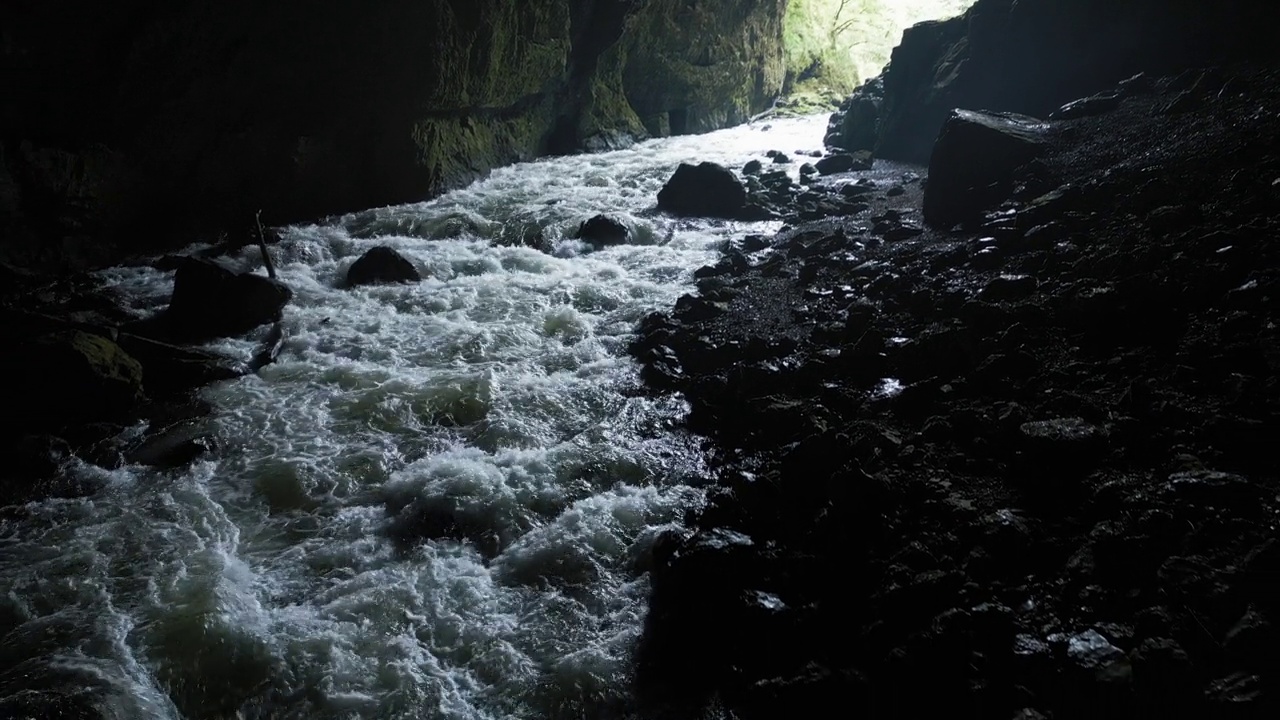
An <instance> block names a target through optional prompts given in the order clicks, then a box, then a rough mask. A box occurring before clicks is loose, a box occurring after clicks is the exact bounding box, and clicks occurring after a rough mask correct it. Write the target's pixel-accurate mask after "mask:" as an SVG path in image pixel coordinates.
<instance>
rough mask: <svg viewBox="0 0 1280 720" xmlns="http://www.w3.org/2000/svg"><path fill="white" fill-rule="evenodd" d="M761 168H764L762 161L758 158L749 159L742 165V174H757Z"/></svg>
mask: <svg viewBox="0 0 1280 720" xmlns="http://www.w3.org/2000/svg"><path fill="white" fill-rule="evenodd" d="M762 170H764V163H762V162H760V161H759V160H750V161H748V162H747V164H746V165H743V166H742V174H743V175H759V174H760V172H761V171H762Z"/></svg>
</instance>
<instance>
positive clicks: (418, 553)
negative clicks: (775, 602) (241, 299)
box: [0, 118, 823, 718]
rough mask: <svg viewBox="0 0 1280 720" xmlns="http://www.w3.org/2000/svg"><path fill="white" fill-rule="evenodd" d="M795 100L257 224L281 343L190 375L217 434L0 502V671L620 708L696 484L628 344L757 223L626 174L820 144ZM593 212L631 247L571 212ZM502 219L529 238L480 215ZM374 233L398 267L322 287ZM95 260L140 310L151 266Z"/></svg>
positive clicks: (254, 713) (132, 683)
mask: <svg viewBox="0 0 1280 720" xmlns="http://www.w3.org/2000/svg"><path fill="white" fill-rule="evenodd" d="M822 122H823V120H822V119H821V118H817V119H808V120H798V121H780V122H777V123H774V127H773V129H772V130H771V131H769V132H767V133H766V132H762V131H761V129H760V128H759V127H744V128H738V129H734V130H730V131H724V132H721V133H716V134H713V135H709V136H703V137H696V138H675V139H668V140H659V141H651V142H647V143H642V144H640V145H638V146H636V147H635V148H632V149H629V150H625V151H619V152H614V153H608V154H602V155H594V156H576V157H565V158H555V159H548V160H544V161H539V162H534V163H525V164H521V165H516V166H513V167H509V168H505V169H501V170H498V171H495V172H494V173H493V175H492V176H491V177H490V178H488V179H487V180H484V181H482V182H479V183H476V184H474V185H472V186H470V187H468V188H465V189H462V190H459V191H456V192H453V193H450V194H448V195H446V196H444V197H441V198H439V199H436V200H433V201H431V202H426V203H420V204H415V205H407V206H399V207H389V208H378V209H373V210H369V211H366V212H361V213H355V214H352V215H349V216H345V217H342V218H335V219H332V220H330V221H326V222H323V223H317V224H313V225H305V226H298V227H291V228H287V229H285V230H284V232H283V240H282V242H281V243H280V244H279V245H278V246H276V247H275V248H273V253H274V255H275V258H276V263H277V266H278V269H279V271H280V274H281V278H282V279H283V280H284V281H285V282H287V283H288V284H289V285H290V286H291V287H292V288H293V289H294V291H295V299H294V302H293V303H292V304H291V305H290V307H289V308H288V310H287V316H286V318H285V323H286V326H287V336H288V339H287V341H286V343H285V347H284V349H283V351H282V353H281V356H280V360H279V362H278V363H277V364H275V365H272V366H269V367H267V368H265V369H264V370H263V371H262V372H261V374H260V375H259V376H256V377H248V378H243V379H240V380H237V381H234V382H228V383H223V384H220V385H217V386H214V387H211V388H208V389H207V390H206V391H205V397H206V398H207V399H208V400H209V401H211V402H212V404H213V405H214V407H215V408H216V410H215V412H214V414H213V415H212V416H210V417H209V418H207V419H205V420H204V421H203V422H204V429H205V430H207V432H209V433H210V434H211V435H213V436H214V437H215V438H216V440H217V448H218V450H216V451H215V452H213V453H212V454H210V455H209V456H207V457H206V458H204V459H202V460H201V461H199V462H197V463H196V464H195V465H194V466H193V467H191V468H190V469H187V470H182V471H165V472H162V471H158V470H152V469H147V468H141V467H125V468H122V469H120V470H116V471H111V472H107V471H103V470H100V469H96V468H92V467H90V466H87V465H83V464H79V463H77V464H75V465H74V466H73V467H70V468H68V472H72V473H78V474H80V475H82V476H84V477H86V478H88V479H91V480H93V481H94V482H96V483H97V485H98V487H99V488H100V489H99V490H98V491H97V492H96V493H95V494H93V495H92V496H90V497H88V498H83V499H77V500H47V501H43V502H37V503H33V504H31V505H28V506H25V507H22V508H8V509H6V510H5V511H4V513H3V514H2V515H0V548H3V557H2V558H0V579H2V580H3V592H0V623H3V624H2V625H0V630H2V631H3V632H4V633H5V641H4V647H5V648H6V649H5V650H4V651H3V654H2V655H0V666H3V667H19V668H22V670H23V672H20V673H14V672H13V671H10V673H9V674H7V675H4V676H0V697H10V698H12V697H14V696H15V695H16V694H18V693H20V692H23V691H26V690H37V691H53V690H56V691H64V690H65V689H66V688H87V689H89V690H90V691H91V695H90V696H91V697H92V698H93V701H94V702H95V703H96V704H97V705H98V706H99V707H100V709H101V710H102V711H103V713H104V714H105V715H106V716H108V717H136V718H179V717H186V718H212V717H227V716H232V715H234V714H235V713H239V714H240V717H245V718H267V717H270V718H289V717H298V718H303V717H307V718H317V717H318V718H350V717H378V718H397V717H403V718H421V717H430V718H498V717H503V718H511V717H516V718H519V717H528V718H543V717H579V716H582V715H591V716H597V717H600V716H610V715H620V714H622V713H623V712H624V711H625V707H626V704H627V684H628V679H629V674H630V653H631V651H632V649H633V648H634V645H635V641H636V638H637V636H638V634H639V632H640V628H641V624H642V620H643V616H644V608H645V600H646V591H647V582H646V580H645V577H644V572H645V568H646V566H647V565H646V564H647V562H648V555H649V548H650V547H651V546H652V544H653V543H654V542H655V539H656V538H657V537H658V536H659V534H660V533H661V532H663V531H664V530H665V529H670V528H678V527H679V526H680V523H681V522H682V519H683V517H684V514H685V512H686V511H688V510H689V509H691V508H696V507H697V506H698V504H699V503H700V502H701V501H702V494H701V491H700V490H699V489H698V488H697V483H696V482H695V480H696V478H697V477H699V475H700V474H701V473H702V467H701V464H700V463H701V460H700V458H701V456H700V453H699V452H698V450H697V447H696V445H695V443H693V442H692V441H691V440H690V439H688V438H685V437H682V436H680V435H678V434H673V433H671V432H669V427H670V422H671V420H672V419H674V418H677V417H678V416H679V415H680V414H681V413H683V412H684V408H683V405H682V403H681V402H680V401H679V400H678V399H676V398H653V397H648V396H645V395H644V394H641V393H637V392H634V390H635V389H636V388H637V387H638V385H639V380H638V373H637V369H636V367H635V365H634V363H633V362H632V361H630V360H629V359H627V358H626V356H625V346H626V343H627V341H628V339H629V337H630V333H631V332H632V329H633V328H634V325H635V323H636V321H638V320H639V319H640V318H641V317H643V316H644V315H645V314H646V313H647V312H650V311H652V310H654V309H661V308H667V307H669V306H671V305H672V304H673V303H674V301H675V300H676V299H677V297H678V296H679V295H680V294H682V293H684V292H688V291H689V289H690V287H691V285H692V273H693V271H694V269H696V268H697V267H699V266H701V265H703V264H705V263H707V262H708V261H710V260H712V259H713V258H714V257H715V252H716V249H717V247H718V244H719V243H721V242H722V241H723V240H725V239H726V238H728V237H731V236H735V235H740V234H742V233H744V232H748V231H757V232H758V231H763V230H768V229H771V227H772V226H770V225H769V224H754V225H752V224H738V223H711V222H703V221H694V220H675V219H672V218H668V217H665V216H662V215H660V214H658V213H656V211H655V209H654V207H653V206H654V198H655V196H656V193H657V190H658V189H659V188H660V187H661V184H662V182H664V181H665V179H666V178H667V177H669V176H670V174H671V173H672V172H673V171H674V169H675V166H676V164H678V163H679V162H681V161H694V160H704V159H706V160H713V161H718V162H722V163H725V164H728V165H741V164H742V163H743V162H745V161H746V160H748V159H751V158H752V157H753V156H755V155H756V154H758V153H759V152H760V151H762V150H765V149H769V148H771V147H777V148H779V149H782V150H784V151H787V152H792V151H795V150H796V149H804V148H807V147H816V146H817V144H818V143H819V142H820V138H821V134H822V129H823V127H822ZM793 171H794V170H793ZM601 212H609V213H613V214H615V215H617V216H618V217H619V219H620V220H622V222H624V223H626V224H627V225H628V226H629V227H630V228H631V229H632V230H633V235H634V236H635V239H636V244H634V245H628V246H622V247H614V248H608V249H605V250H601V251H597V252H589V248H587V247H586V246H584V245H582V244H581V243H578V242H577V241H575V240H572V235H573V234H574V231H575V230H576V228H577V225H578V224H579V223H581V222H582V221H584V220H586V219H587V218H589V217H591V216H592V215H595V214H597V213H601ZM529 233H541V234H542V235H543V237H544V238H547V239H550V240H551V245H552V247H553V249H554V252H552V253H550V254H546V253H542V252H538V251H536V250H533V249H530V248H526V247H509V246H500V245H495V244H494V242H493V241H494V240H502V239H504V238H508V237H513V236H522V235H521V234H529ZM375 245H390V246H392V247H394V248H396V249H397V250H398V251H400V252H401V253H403V254H404V255H405V256H406V257H408V258H410V260H411V261H412V262H413V263H414V264H415V265H416V266H418V268H419V269H420V270H421V271H422V272H423V275H424V277H425V279H424V280H423V281H422V282H421V283H418V284H414V285H395V286H378V287H368V288H360V289H354V290H349V289H344V288H343V287H342V286H343V278H344V275H345V273H346V269H347V268H348V267H349V266H350V265H351V263H352V262H354V260H355V259H356V258H357V257H359V255H360V254H361V253H363V252H364V251H365V250H367V249H369V248H371V247H373V246H375ZM229 260H230V261H231V262H233V263H236V264H238V266H239V267H241V268H243V269H254V268H257V267H258V265H259V260H258V258H257V257H256V251H248V252H245V253H243V254H241V255H238V256H235V257H233V258H230V259H229ZM103 279H104V280H105V281H106V282H108V283H110V284H112V285H113V286H114V287H115V288H116V289H117V290H118V291H119V292H120V293H121V295H122V297H124V298H126V300H127V302H128V304H129V306H130V307H132V308H133V309H135V310H136V311H137V312H139V313H140V314H141V313H144V312H147V311H150V310H154V309H156V308H158V307H160V306H162V304H163V303H164V302H165V300H166V298H167V294H168V292H169V288H170V283H171V276H169V275H168V274H166V273H161V272H158V271H155V270H152V269H149V268H116V269H113V270H111V271H108V272H105V273H103ZM213 347H215V348H217V349H219V350H221V351H223V352H228V353H232V354H236V355H239V356H242V357H246V358H247V357H248V356H249V355H250V354H251V353H252V352H253V349H254V343H253V340H252V339H233V340H226V341H220V342H217V343H214V344H213ZM90 476H91V477H90ZM24 675H25V679H17V678H20V677H21V676H24Z"/></svg>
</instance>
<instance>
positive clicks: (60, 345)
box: [0, 330, 142, 429]
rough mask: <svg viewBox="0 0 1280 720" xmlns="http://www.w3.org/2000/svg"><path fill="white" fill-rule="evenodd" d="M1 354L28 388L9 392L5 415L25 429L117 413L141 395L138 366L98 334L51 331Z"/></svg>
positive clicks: (11, 375) (12, 373)
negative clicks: (8, 404) (3, 354)
mask: <svg viewBox="0 0 1280 720" xmlns="http://www.w3.org/2000/svg"><path fill="white" fill-rule="evenodd" d="M5 355H6V357H4V358H3V359H0V364H2V365H3V369H4V370H5V371H6V375H7V377H8V378H9V379H10V382H13V383H17V384H19V385H22V386H24V387H25V388H26V389H25V390H23V391H22V392H20V393H16V394H14V395H13V396H11V397H10V399H9V403H10V406H9V408H8V409H9V412H8V413H6V415H7V416H8V417H9V418H11V419H12V421H14V422H17V423H21V424H22V425H23V427H24V428H27V429H30V428H32V427H35V428H40V427H53V426H57V425H61V424H70V423H77V422H92V421H94V420H100V419H104V418H108V417H113V416H117V415H120V414H123V413H125V412H127V411H128V410H129V409H130V408H132V407H133V406H134V405H136V404H137V403H138V402H139V401H140V400H141V399H142V365H141V364H139V363H138V361H137V360H135V359H134V358H133V357H131V356H130V355H129V354H128V353H126V352H125V351H124V350H122V349H121V348H120V346H119V345H117V344H116V343H114V342H112V341H111V340H109V339H108V338H105V337H102V336H100V335H95V334H92V333H87V332H81V331H79V330H72V331H66V332H59V333H53V334H49V335H46V336H44V337H41V338H37V339H35V340H33V341H30V342H26V343H20V344H17V345H14V346H12V347H11V348H10V349H9V350H8V352H7V353H5ZM14 429H16V428H14Z"/></svg>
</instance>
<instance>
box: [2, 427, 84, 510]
mask: <svg viewBox="0 0 1280 720" xmlns="http://www.w3.org/2000/svg"><path fill="white" fill-rule="evenodd" d="M3 448H4V457H5V459H6V462H7V463H8V464H9V467H8V478H7V480H8V481H18V482H20V483H22V484H24V485H25V484H26V483H30V482H36V481H40V480H45V479H47V478H50V477H52V476H53V475H54V473H56V472H57V471H58V469H59V468H60V467H62V464H63V463H65V462H66V461H67V460H68V459H70V457H71V446H70V445H68V444H67V441H66V440H63V439H62V438H59V437H54V436H52V435H22V436H19V437H18V438H17V440H16V441H12V442H8V441H6V442H5V443H4V445H3ZM12 489H14V488H9V487H0V498H5V499H7V497H6V496H7V495H8V493H9V491H10V490H12Z"/></svg>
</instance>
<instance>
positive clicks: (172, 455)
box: [124, 422, 214, 469]
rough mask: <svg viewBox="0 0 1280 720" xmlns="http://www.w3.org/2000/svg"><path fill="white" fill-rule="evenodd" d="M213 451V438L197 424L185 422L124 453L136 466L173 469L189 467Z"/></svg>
mask: <svg viewBox="0 0 1280 720" xmlns="http://www.w3.org/2000/svg"><path fill="white" fill-rule="evenodd" d="M213 448H214V440H213V438H212V437H211V436H210V435H209V434H208V433H207V432H206V431H205V430H204V428H203V427H202V425H201V424H200V423H197V422H184V423H179V424H177V425H175V426H173V427H171V428H168V429H166V430H164V431H163V432H160V433H158V434H154V435H152V436H150V437H148V438H146V439H145V440H143V441H142V442H141V443H140V444H139V445H137V446H136V447H134V448H132V449H130V450H129V451H128V452H126V453H125V457H124V459H125V461H126V462H128V463H132V464H136V465H147V466H151V467H156V468H162V469H173V468H180V467H185V466H187V465H190V464H191V463H192V462H195V461H196V460H197V459H198V458H199V457H200V456H201V455H204V454H205V453H207V452H209V451H210V450H211V449H213Z"/></svg>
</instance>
